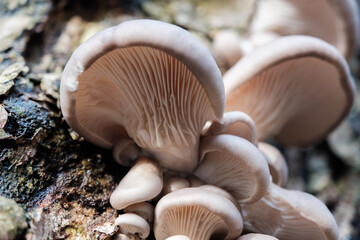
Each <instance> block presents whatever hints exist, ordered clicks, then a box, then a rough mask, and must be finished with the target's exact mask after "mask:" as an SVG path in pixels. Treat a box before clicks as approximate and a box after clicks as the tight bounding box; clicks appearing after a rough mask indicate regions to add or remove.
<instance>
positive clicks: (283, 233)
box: [241, 183, 339, 240]
mask: <svg viewBox="0 0 360 240" xmlns="http://www.w3.org/2000/svg"><path fill="white" fill-rule="evenodd" d="M241 213H242V216H243V218H244V229H246V230H247V231H250V232H259V233H264V234H269V235H272V236H274V237H277V238H279V239H294V240H297V239H299V240H303V239H324V240H330V239H331V240H335V239H338V234H339V233H338V227H337V225H336V222H335V219H334V217H333V215H332V214H331V212H330V211H329V210H328V209H327V207H326V206H325V204H323V203H322V202H321V201H320V200H319V199H317V198H316V197H314V196H312V195H310V194H308V193H305V192H301V191H294V190H287V189H284V188H281V187H279V186H277V185H275V184H273V183H271V184H270V186H269V190H268V192H267V193H266V194H265V196H264V197H263V198H262V199H261V200H260V201H258V202H256V203H254V204H243V205H241Z"/></svg>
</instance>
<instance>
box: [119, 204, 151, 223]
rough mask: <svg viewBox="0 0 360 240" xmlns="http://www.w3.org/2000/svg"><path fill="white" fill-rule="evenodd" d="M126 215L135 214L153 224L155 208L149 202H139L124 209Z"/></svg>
mask: <svg viewBox="0 0 360 240" xmlns="http://www.w3.org/2000/svg"><path fill="white" fill-rule="evenodd" d="M124 212H125V213H135V214H137V215H139V216H140V217H142V218H143V219H145V220H146V221H147V222H149V223H151V222H152V221H153V220H154V207H153V205H151V204H150V203H148V202H139V203H135V204H132V205H130V206H127V207H126V208H124Z"/></svg>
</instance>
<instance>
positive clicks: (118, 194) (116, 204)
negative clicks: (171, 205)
mask: <svg viewBox="0 0 360 240" xmlns="http://www.w3.org/2000/svg"><path fill="white" fill-rule="evenodd" d="M162 187H163V176H162V169H161V168H160V166H159V165H158V164H157V163H156V162H154V161H152V160H150V159H148V158H144V157H142V158H139V159H138V160H137V161H136V164H135V165H134V166H133V167H132V168H131V169H130V171H129V172H128V173H127V174H126V175H125V177H124V178H123V179H121V181H120V183H119V185H118V186H117V187H116V189H115V191H114V192H113V193H112V194H111V196H110V204H111V206H112V207H113V208H115V209H119V210H121V209H124V208H126V207H127V206H130V205H132V204H135V203H139V202H144V201H148V200H151V199H153V198H155V197H156V196H157V195H158V194H159V193H160V192H161V190H162Z"/></svg>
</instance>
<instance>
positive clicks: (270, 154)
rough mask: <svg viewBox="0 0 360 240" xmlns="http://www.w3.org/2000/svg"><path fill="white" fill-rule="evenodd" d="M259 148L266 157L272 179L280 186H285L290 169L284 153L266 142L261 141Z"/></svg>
mask: <svg viewBox="0 0 360 240" xmlns="http://www.w3.org/2000/svg"><path fill="white" fill-rule="evenodd" d="M258 148H259V149H260V151H261V152H262V153H263V154H264V155H265V157H266V160H267V162H268V165H269V170H270V175H271V178H272V181H273V182H274V183H275V184H277V185H279V186H285V184H286V182H287V179H288V175H289V169H288V166H287V163H286V161H285V158H284V156H283V155H282V153H281V152H280V151H279V150H278V149H277V148H276V147H274V146H273V145H271V144H269V143H266V142H259V144H258Z"/></svg>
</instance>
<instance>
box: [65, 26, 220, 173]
mask: <svg viewBox="0 0 360 240" xmlns="http://www.w3.org/2000/svg"><path fill="white" fill-rule="evenodd" d="M60 91H61V92H60V98H61V99H60V100H61V107H62V112H63V115H64V117H65V119H66V121H67V122H68V123H69V125H70V126H71V127H72V128H73V129H74V130H75V131H76V132H78V133H79V134H80V135H82V136H84V137H85V139H87V140H89V141H91V142H93V143H95V144H97V145H100V146H102V147H104V148H112V147H113V146H114V145H115V144H116V143H117V142H118V141H119V140H120V139H122V138H127V137H130V138H132V139H133V140H134V141H135V142H136V144H137V145H138V146H140V147H141V148H143V149H145V150H146V151H148V152H149V153H151V154H152V155H153V157H154V159H156V160H157V161H159V162H160V164H161V165H162V166H163V167H165V168H169V169H172V170H176V171H189V172H190V171H191V170H192V169H193V168H194V167H195V166H196V164H197V159H198V156H197V153H198V142H199V138H200V133H201V129H202V128H203V126H204V124H205V123H206V122H207V121H210V120H221V118H222V114H223V110H224V105H225V101H224V99H225V97H224V86H223V82H222V77H221V73H220V70H219V69H218V67H217V65H216V63H215V61H214V59H213V58H212V56H211V54H210V53H209V51H208V50H207V49H206V48H205V47H204V46H203V45H202V44H201V43H200V42H198V41H197V40H196V39H195V38H194V37H193V36H192V35H191V34H190V33H188V32H187V31H185V30H184V29H182V28H180V27H177V26H175V25H171V24H168V23H163V22H159V21H154V20H133V21H127V22H124V23H121V24H120V25H118V26H116V27H112V28H109V29H106V30H103V31H101V32H99V33H97V34H95V35H94V36H93V37H92V38H90V39H89V40H87V41H86V42H84V43H83V44H82V45H80V46H79V47H78V48H77V49H76V50H75V52H74V53H73V55H72V56H71V58H70V59H69V61H68V63H67V65H66V67H65V69H64V72H63V76H62V80H61V89H60Z"/></svg>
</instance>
